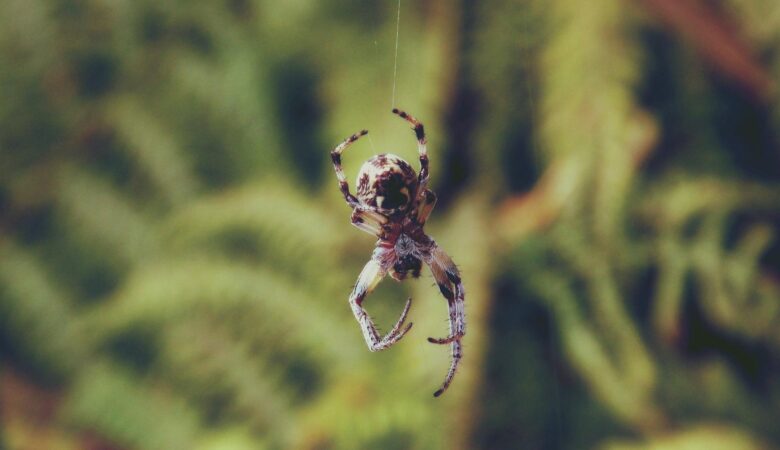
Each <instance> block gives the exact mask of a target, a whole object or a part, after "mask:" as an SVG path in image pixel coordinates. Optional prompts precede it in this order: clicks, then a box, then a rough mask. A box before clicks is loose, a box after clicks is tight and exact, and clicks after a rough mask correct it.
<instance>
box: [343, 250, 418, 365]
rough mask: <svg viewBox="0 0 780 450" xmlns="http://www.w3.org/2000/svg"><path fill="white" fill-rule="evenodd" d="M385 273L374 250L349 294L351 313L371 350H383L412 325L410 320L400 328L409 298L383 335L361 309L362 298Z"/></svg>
mask: <svg viewBox="0 0 780 450" xmlns="http://www.w3.org/2000/svg"><path fill="white" fill-rule="evenodd" d="M386 273H387V271H386V269H384V268H383V267H382V264H381V263H380V258H379V256H378V253H377V252H375V253H374V256H372V258H371V260H370V261H369V262H368V263H367V264H366V265H365V267H363V271H362V272H361V273H360V276H359V277H358V280H357V283H355V288H354V289H353V290H352V293H351V294H350V296H349V304H350V306H351V307H352V313H353V314H354V315H355V319H357V321H358V323H359V324H360V329H361V330H362V331H363V337H364V338H365V340H366V345H368V349H369V350H371V351H372V352H376V351H379V350H384V349H386V348H388V347H390V346H391V345H393V344H395V343H396V342H398V341H399V340H401V338H402V337H404V335H405V334H406V333H407V332H408V331H409V329H410V328H411V327H412V323H411V322H410V323H409V324H408V325H406V327H404V328H403V329H401V327H402V326H403V324H404V321H405V320H406V316H407V314H408V313H409V307H410V306H411V303H412V299H411V298H410V299H408V300H407V301H406V305H405V306H404V309H403V312H401V317H400V318H399V319H398V321H397V322H396V324H395V325H394V326H393V328H392V329H391V330H390V332H389V333H387V335H386V336H385V337H380V335H379V331H377V329H376V326H375V325H374V322H373V321H372V320H371V317H369V315H368V313H367V312H366V310H365V309H363V300H365V298H366V296H367V295H368V294H370V293H371V291H373V290H374V288H375V287H376V285H377V284H379V282H380V281H381V280H382V278H384V276H385V274H386Z"/></svg>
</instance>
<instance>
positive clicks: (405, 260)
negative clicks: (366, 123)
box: [330, 108, 466, 397]
mask: <svg viewBox="0 0 780 450" xmlns="http://www.w3.org/2000/svg"><path fill="white" fill-rule="evenodd" d="M393 113H394V114H397V115H398V116H399V117H401V118H402V119H404V120H405V121H407V122H409V124H410V125H411V126H412V129H413V130H414V134H415V136H416V137H417V150H418V152H419V155H420V173H419V175H416V174H415V172H414V169H412V167H411V166H410V165H409V163H407V162H406V161H404V160H403V159H401V158H400V157H398V156H396V155H393V154H390V153H387V154H381V155H376V156H374V157H372V158H371V159H369V160H368V161H366V162H365V163H364V164H363V166H362V167H361V168H360V172H359V173H358V177H357V196H354V195H352V194H351V193H350V191H349V184H348V183H347V178H346V176H345V175H344V170H343V169H342V167H341V154H342V153H343V152H344V150H346V149H347V147H349V146H350V145H351V144H352V143H354V142H355V141H357V140H358V139H359V138H360V137H362V136H365V135H366V134H368V130H363V131H361V132H359V133H355V134H353V135H352V136H350V137H348V138H347V139H346V140H344V142H342V143H341V144H339V145H338V146H337V147H336V148H335V149H333V151H332V152H331V153H330V156H331V158H332V159H333V167H334V168H335V169H336V177H338V180H339V187H340V189H341V193H342V194H344V199H345V200H346V201H347V205H349V207H350V208H352V209H353V211H352V224H353V225H354V226H356V227H357V228H359V229H361V230H363V231H365V232H367V233H370V234H373V235H374V236H376V237H378V238H379V240H378V241H377V243H376V248H375V249H374V252H373V254H372V255H371V260H370V261H369V262H368V263H367V264H366V265H365V267H363V271H362V272H360V276H359V277H358V279H357V282H356V283H355V287H354V289H353V290H352V293H351V294H350V296H349V304H350V306H351V308H352V312H353V314H354V315H355V319H357V321H358V323H359V324H360V328H361V330H362V331H363V337H364V338H365V340H366V344H367V345H368V349H369V350H371V351H372V352H375V351H379V350H384V349H386V348H389V347H390V346H392V345H393V344H395V343H396V342H398V341H400V340H401V338H403V337H404V335H406V333H407V332H408V331H409V329H410V328H412V323H411V322H410V323H409V324H408V325H406V326H404V322H405V321H406V316H407V314H408V313H409V307H410V306H411V304H412V299H411V298H409V299H408V300H407V301H406V305H405V306H404V309H403V311H402V312H401V317H400V318H399V319H398V321H397V322H396V324H395V325H394V326H393V328H392V329H391V330H390V332H389V333H387V334H386V335H385V336H384V337H382V336H381V335H380V334H379V331H377V328H376V326H375V325H374V322H373V321H372V320H371V317H369V315H368V313H367V312H366V310H365V309H364V308H363V301H364V300H365V298H366V296H367V295H368V294H370V293H371V291H373V290H374V288H375V287H376V285H377V284H379V282H380V281H381V280H382V278H384V277H385V275H387V274H390V276H391V277H392V278H394V279H395V280H396V281H402V280H404V279H406V278H407V277H408V276H411V277H413V278H417V277H419V276H420V269H421V268H422V263H423V262H425V264H427V265H428V267H429V268H430V270H431V273H432V274H433V277H434V279H435V280H436V283H437V284H438V285H439V290H440V291H441V293H442V295H444V298H446V299H447V303H448V305H449V326H450V330H449V336H447V337H445V338H438V339H437V338H428V341H429V342H431V343H434V344H450V347H451V350H452V359H451V362H450V368H449V371H448V372H447V375H446V377H445V378H444V382H443V383H442V385H441V388H439V390H437V391H436V392H435V393H434V394H433V395H434V397H438V396H440V395H441V394H442V393H443V392H444V391H446V390H447V388H448V387H449V386H450V383H451V382H452V379H453V377H454V376H455V371H456V370H457V368H458V364H459V362H460V359H461V357H462V356H463V352H462V345H461V342H460V341H461V339H462V338H463V336H464V334H465V333H466V317H465V312H464V301H465V292H464V290H463V284H462V283H461V278H460V273H459V272H458V269H457V267H456V266H455V264H454V263H453V262H452V259H450V257H449V256H447V253H445V252H444V250H442V249H441V248H440V247H439V246H438V245H436V242H435V241H434V240H433V239H431V237H430V236H428V235H427V234H425V231H423V227H424V226H425V221H426V220H427V219H428V216H429V215H430V214H431V211H432V210H433V207H434V205H435V204H436V194H434V193H433V191H431V190H430V189H428V188H427V186H428V153H427V150H426V147H425V144H426V139H425V129H424V128H423V124H422V123H420V122H419V121H418V120H417V119H415V118H414V117H412V116H410V115H409V114H407V113H405V112H404V111H400V110H398V109H395V108H394V109H393Z"/></svg>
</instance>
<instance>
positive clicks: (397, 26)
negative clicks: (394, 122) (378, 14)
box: [390, 0, 401, 108]
mask: <svg viewBox="0 0 780 450" xmlns="http://www.w3.org/2000/svg"><path fill="white" fill-rule="evenodd" d="M400 31H401V0H398V13H397V14H396V18H395V58H394V59H393V98H392V99H391V100H390V107H391V108H395V82H396V79H397V78H398V77H397V75H398V37H399V35H400Z"/></svg>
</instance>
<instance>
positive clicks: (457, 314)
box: [428, 244, 466, 397]
mask: <svg viewBox="0 0 780 450" xmlns="http://www.w3.org/2000/svg"><path fill="white" fill-rule="evenodd" d="M428 265H429V266H430V268H431V273H433V277H434V279H435V280H436V283H437V284H438V285H439V290H440V291H441V293H442V295H443V296H444V298H446V299H447V306H448V309H449V325H450V335H449V336H448V337H446V338H440V339H437V338H428V342H431V343H433V344H450V348H451V351H452V360H451V363H450V369H449V371H448V372H447V376H446V377H445V378H444V383H442V386H441V388H439V390H438V391H436V392H435V393H434V394H433V395H434V396H435V397H438V396H440V395H441V394H442V393H443V392H444V391H446V390H447V388H448V387H449V386H450V383H452V379H453V378H454V377H455V372H456V371H457V369H458V364H459V363H460V360H461V358H462V357H463V346H462V344H461V342H460V340H461V339H462V338H463V336H464V335H465V334H466V312H465V297H466V292H465V290H464V289H463V284H462V282H461V279H460V273H459V272H458V268H457V267H456V266H455V264H454V263H453V262H452V259H450V257H449V256H448V255H447V253H445V252H444V250H442V249H441V248H439V247H438V246H436V245H435V244H434V247H433V249H432V251H431V258H430V261H429V263H428ZM453 287H454V288H455V289H454V292H453V289H452V288H453Z"/></svg>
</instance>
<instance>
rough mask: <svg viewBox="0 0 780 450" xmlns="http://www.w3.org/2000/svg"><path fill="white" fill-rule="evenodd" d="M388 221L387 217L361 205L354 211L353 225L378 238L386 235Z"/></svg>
mask: <svg viewBox="0 0 780 450" xmlns="http://www.w3.org/2000/svg"><path fill="white" fill-rule="evenodd" d="M387 221H388V220H387V217H385V216H383V215H381V214H379V213H377V212H374V211H370V210H367V209H360V207H357V208H355V210H354V211H352V225H354V226H356V227H358V228H360V229H361V230H363V231H365V232H366V233H368V234H373V235H374V236H376V237H378V238H381V237H382V236H384V234H385V225H386V224H387Z"/></svg>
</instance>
